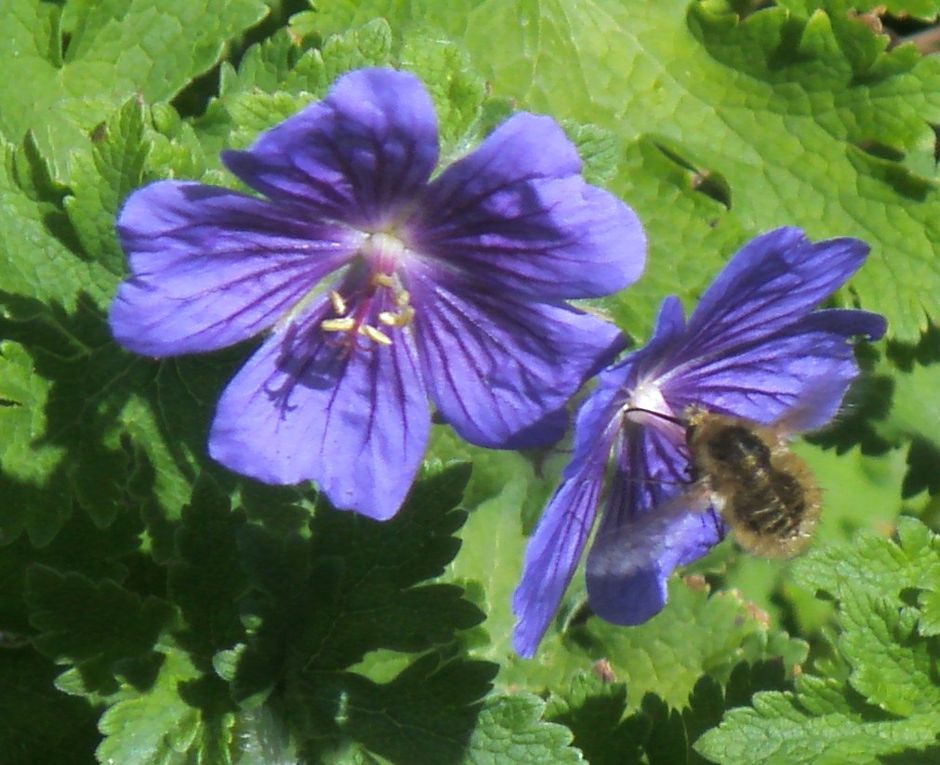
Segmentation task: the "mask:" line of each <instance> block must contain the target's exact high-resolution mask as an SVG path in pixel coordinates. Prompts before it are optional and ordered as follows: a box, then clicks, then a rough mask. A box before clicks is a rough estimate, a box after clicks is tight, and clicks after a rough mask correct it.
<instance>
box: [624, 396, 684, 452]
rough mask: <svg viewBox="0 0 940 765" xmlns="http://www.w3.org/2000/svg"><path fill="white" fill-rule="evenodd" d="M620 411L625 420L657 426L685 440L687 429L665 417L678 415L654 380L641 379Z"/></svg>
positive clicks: (677, 438) (681, 440)
mask: <svg viewBox="0 0 940 765" xmlns="http://www.w3.org/2000/svg"><path fill="white" fill-rule="evenodd" d="M631 410H632V411H631ZM620 413H621V417H622V418H623V420H626V421H630V422H635V423H637V424H639V425H643V426H644V427H652V428H656V429H657V430H660V431H662V432H664V433H666V434H667V435H669V436H670V437H672V438H674V439H676V440H678V441H679V442H683V443H684V442H685V429H684V428H683V427H682V426H681V425H677V424H676V423H675V422H670V421H669V420H668V419H665V418H667V417H668V418H675V417H676V416H677V415H676V413H675V412H674V411H673V409H672V407H671V406H670V405H669V403H668V402H667V401H666V398H665V396H663V392H662V390H660V388H659V386H658V385H656V384H655V383H654V382H651V381H648V380H647V381H641V382H640V383H639V384H638V385H637V386H636V388H634V390H633V393H632V394H631V395H630V397H629V398H628V399H627V401H626V402H625V403H624V405H623V406H622V407H621V409H620ZM657 415H663V417H660V416H657Z"/></svg>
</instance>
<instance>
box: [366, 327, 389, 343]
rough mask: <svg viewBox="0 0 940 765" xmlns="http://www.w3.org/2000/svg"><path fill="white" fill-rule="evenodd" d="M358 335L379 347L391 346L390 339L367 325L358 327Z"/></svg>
mask: <svg viewBox="0 0 940 765" xmlns="http://www.w3.org/2000/svg"><path fill="white" fill-rule="evenodd" d="M359 334H360V335H365V336H366V337H368V338H369V339H370V340H371V341H372V342H373V343H378V344H379V345H391V344H392V338H390V337H389V336H388V335H386V334H385V333H384V332H382V331H381V330H378V329H376V328H375V327H372V326H370V325H368V324H362V325H360V327H359Z"/></svg>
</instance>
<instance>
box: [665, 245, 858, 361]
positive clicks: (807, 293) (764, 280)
mask: <svg viewBox="0 0 940 765" xmlns="http://www.w3.org/2000/svg"><path fill="white" fill-rule="evenodd" d="M867 253H868V245H867V244H865V243H864V242H862V241H860V240H858V239H830V240H828V241H825V242H819V243H816V244H813V243H812V242H810V241H809V240H808V239H807V238H806V237H805V236H804V234H803V232H802V231H800V230H799V229H796V228H780V229H777V230H775V231H771V232H770V233H768V234H764V235H763V236H759V237H757V238H755V239H752V240H751V241H750V242H748V243H747V244H746V245H744V247H742V248H741V249H740V250H739V251H738V253H737V254H736V255H735V256H734V257H733V258H732V259H731V260H730V261H729V262H728V264H727V265H726V266H725V267H724V269H722V271H721V273H720V274H719V275H718V278H716V279H715V281H714V282H713V283H712V285H711V286H710V287H709V288H708V289H707V290H706V291H705V294H704V295H703V296H702V299H701V300H700V301H699V304H698V307H697V308H696V309H695V312H694V313H693V314H692V316H691V318H690V319H689V331H688V335H687V338H686V342H685V345H684V348H685V351H684V352H683V353H682V354H681V355H682V356H683V357H692V356H706V355H710V354H725V353H730V352H731V351H730V350H729V349H732V348H734V347H735V346H738V345H740V344H743V343H748V342H751V341H754V340H757V339H759V338H762V337H767V336H769V335H772V334H773V333H774V332H776V331H777V330H778V329H780V328H782V327H785V326H786V325H787V324H790V323H792V322H793V321H794V320H795V319H797V318H799V317H801V316H802V315H804V314H806V313H808V312H809V311H811V310H812V309H814V308H816V307H817V306H818V305H819V304H820V303H821V302H822V301H823V300H825V299H826V298H827V297H829V296H830V295H831V294H832V293H833V292H834V291H835V290H836V289H838V288H839V287H840V286H841V285H842V284H843V283H844V282H845V281H846V280H847V279H848V278H849V277H850V276H851V275H852V274H853V273H855V271H856V270H858V268H859V267H860V266H861V265H862V263H863V262H864V260H865V256H866V255H867Z"/></svg>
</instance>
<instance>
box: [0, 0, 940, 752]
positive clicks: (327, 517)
mask: <svg viewBox="0 0 940 765" xmlns="http://www.w3.org/2000/svg"><path fill="white" fill-rule="evenodd" d="M874 6H880V7H881V8H882V9H884V10H882V11H880V12H881V13H883V14H884V17H883V18H882V17H879V16H877V15H876V13H875V12H874V11H872V10H871V9H872V8H873V7H874ZM938 12H940V3H936V2H929V1H928V0H922V1H921V0H918V1H916V2H915V0H909V2H901V3H884V4H876V3H863V2H858V3H855V5H854V7H852V6H850V5H849V4H847V3H845V2H842V0H824V1H819V2H816V1H810V0H787V1H786V2H784V1H783V0H781V2H779V3H777V4H770V3H757V2H748V0H726V1H725V0H693V1H692V2H689V1H688V0H661V2H656V3H649V2H642V0H449V2H447V3H441V2H436V0H410V1H409V0H366V1H364V2H359V1H356V2H353V0H324V1H323V2H317V3H316V4H315V7H311V6H309V5H307V4H305V3H303V2H300V0H284V1H283V2H279V1H278V0H268V1H267V2H261V0H234V1H231V0H230V1H228V2H223V1H222V0H202V2H184V0H147V1H146V2H144V1H143V0H101V1H100V2H91V0H66V1H65V2H49V1H46V0H4V2H3V4H2V6H0V29H3V34H2V35H0V64H2V69H0V70H2V72H3V77H2V79H0V152H2V159H3V166H2V167H0V468H2V472H0V497H2V500H0V544H2V546H0V709H2V714H0V752H3V755H2V758H3V762H4V765H27V764H31V763H47V762H56V763H62V764H63V765H69V764H71V763H92V762H95V761H99V762H114V763H122V764H124V765H137V764H138V763H140V764H141V765H144V764H147V765H150V764H154V765H155V764H156V763H161V764H172V763H208V764H212V765H214V764H215V763H238V764H239V765H249V764H251V765H254V764H258V765H260V764H261V763H292V762H305V763H306V762H314V763H316V762H324V763H385V762H392V763H409V764H412V763H416V764H417V765H421V763H432V764H434V765H439V764H442V763H443V764H445V765H446V763H459V762H470V763H513V762H518V763H528V762H548V763H555V762H557V763H569V762H570V763H576V762H582V761H588V762H590V763H593V764H595V765H597V764H606V763H622V762H627V763H633V762H636V763H639V762H646V763H664V764H668V765H676V764H679V765H681V763H698V762H705V761H709V762H721V763H755V762H767V763H843V762H855V763H867V762H886V763H895V764H901V763H928V762H936V761H938V760H940V743H938V740H937V736H938V733H940V715H938V711H937V710H938V709H940V683H938V681H937V672H936V667H937V658H938V653H940V649H938V642H937V638H938V635H940V593H938V583H940V541H938V539H937V537H936V536H934V535H933V533H932V532H931V531H930V528H931V527H936V525H937V522H938V504H937V500H936V498H935V496H936V494H937V492H938V490H940V471H938V465H940V435H938V434H940V398H938V395H937V391H938V390H940V332H938V331H937V329H935V322H936V320H937V318H938V314H940V259H938V257H937V250H938V245H940V193H938V188H937V168H936V156H935V152H936V137H935V132H934V125H935V124H936V123H938V122H940V61H938V59H936V58H935V57H933V56H930V55H926V56H925V55H922V52H921V50H920V49H924V48H927V47H928V46H929V40H930V39H931V35H932V33H933V27H932V26H931V24H933V23H934V21H935V19H936V16H937V14H938ZM906 38H910V40H911V41H913V43H916V45H915V44H912V42H905V40H906ZM918 46H920V49H919V48H918ZM370 65H392V66H398V67H401V68H405V69H409V70H412V71H414V72H417V73H418V74H419V75H420V76H421V77H422V78H423V79H424V81H425V82H426V84H427V86H428V88H429V90H430V91H431V93H432V95H433V97H434V100H435V103H436V106H437V108H438V111H439V115H440V119H441V130H442V137H443V140H444V143H445V146H444V155H445V157H453V156H456V155H459V154H460V153H462V152H464V151H466V150H467V149H468V148H469V147H471V146H472V145H473V144H474V143H475V142H476V141H477V140H479V138H480V137H481V136H482V135H484V134H485V133H486V131H487V130H488V129H490V128H491V127H492V126H493V125H495V124H497V123H498V122H499V121H500V120H501V119H502V118H503V117H504V116H505V115H506V114H507V113H509V111H510V110H511V109H513V108H523V109H527V110H533V111H539V112H545V113H549V114H551V115H553V116H555V117H556V118H557V119H559V120H561V121H563V123H564V124H565V126H566V129H568V131H569V134H570V135H571V137H572V138H573V139H574V140H575V141H576V142H577V143H578V145H579V148H580V150H581V153H582V156H583V157H584V160H585V164H586V174H587V175H588V176H589V177H590V178H591V180H592V181H593V182H595V183H599V184H601V185H604V186H606V187H607V188H608V189H610V190H611V191H613V192H615V193H617V194H618V195H620V196H622V197H623V198H624V199H626V200H627V201H628V202H629V203H630V204H631V205H632V206H633V207H634V208H635V209H636V210H637V212H638V213H639V215H640V217H641V219H642V220H643V222H644V225H645V226H646V228H647V231H648V234H649V238H650V242H651V252H650V261H649V269H648V273H647V274H646V275H645V276H644V278H643V279H642V280H641V282H640V283H639V284H638V285H636V286H635V287H633V288H631V289H629V290H628V291H625V292H624V293H622V294H620V295H617V296H614V297H613V298H610V299H608V300H605V301H598V303H599V304H600V305H599V307H600V308H602V309H603V310H605V311H607V312H608V313H609V314H610V315H611V316H612V317H613V318H614V319H615V320H616V321H617V322H618V324H620V326H621V327H622V328H623V329H624V330H626V331H627V332H629V333H630V334H631V335H632V336H633V337H634V338H636V339H637V341H642V339H643V338H644V337H645V336H646V333H647V332H648V331H649V327H650V325H651V322H652V318H653V316H654V314H655V310H656V307H657V305H658V303H659V301H660V300H661V299H662V297H664V296H665V295H666V294H670V293H674V294H678V295H679V296H680V297H681V298H682V300H683V301H684V302H685V303H686V305H687V306H691V305H693V304H694V301H695V299H696V297H697V296H698V294H700V292H701V291H702V289H703V288H704V286H705V285H706V284H707V283H708V282H709V281H710V280H711V278H712V277H713V276H714V274H715V273H717V271H718V270H719V268H720V267H721V264H722V263H723V262H724V261H725V260H726V259H727V258H728V257H729V255H730V254H731V253H732V252H734V250H735V249H736V248H737V247H738V246H739V245H740V244H742V243H743V242H744V241H746V240H747V239H748V238H750V237H751V236H753V235H755V234H757V233H760V232H762V231H765V230H767V229H769V228H772V227H774V226H777V225H781V224H793V225H798V226H801V227H803V228H805V229H806V230H807V231H808V232H809V233H810V235H811V236H813V237H815V238H824V237H830V236H841V235H851V236H858V237H861V238H863V239H865V240H866V241H868V242H869V243H870V244H871V246H872V254H871V257H870V260H869V262H868V263H867V264H866V266H865V267H864V269H863V270H862V271H861V272H860V273H859V275H858V276H857V277H856V278H855V279H853V281H852V282H851V283H850V285H849V286H848V287H847V288H846V289H845V290H844V292H843V293H842V294H841V295H839V296H838V297H837V301H838V302H839V303H840V304H843V305H854V306H861V307H864V308H867V309H871V310H876V311H880V312H882V313H884V314H885V315H886V316H887V317H888V320H889V327H890V338H889V339H888V341H887V342H886V343H883V344H880V345H879V346H877V347H873V348H862V349H860V357H861V362H862V364H863V366H864V367H865V369H866V375H865V377H864V378H863V379H862V381H861V382H860V384H859V385H858V386H857V387H856V389H855V390H853V392H852V394H851V401H850V404H849V406H848V407H847V408H846V412H845V414H844V415H843V417H842V418H841V420H840V422H839V423H838V424H837V425H836V426H834V427H833V428H831V429H829V430H828V431H827V432H824V433H822V434H818V435H815V436H813V437H811V438H810V439H809V440H808V441H807V442H806V443H802V444H800V445H799V447H798V448H799V451H800V453H801V454H802V455H803V456H804V457H805V458H806V459H807V460H808V461H809V463H810V464H811V465H812V467H813V468H814V470H815V471H816V473H817V475H818V476H819V478H820V481H821V483H822V485H823V487H824V489H825V496H826V501H825V517H824V521H823V523H822V528H821V530H820V532H819V535H818V540H817V543H816V545H815V549H814V550H813V551H812V552H811V553H810V554H808V555H807V556H806V557H805V558H803V559H801V560H800V561H798V562H796V563H794V564H780V563H770V562H766V561H758V560H754V559H749V558H747V557H745V556H742V555H741V554H739V553H738V552H737V551H735V550H734V548H733V547H732V546H731V545H730V544H729V543H725V544H723V545H721V546H719V547H718V548H717V549H716V550H715V551H714V552H713V553H712V554H711V555H710V556H709V557H708V558H707V559H705V560H703V561H701V562H700V563H698V564H696V566H695V567H694V568H693V569H692V570H689V571H686V572H685V575H684V576H682V577H676V578H675V580H674V581H673V583H672V591H671V598H670V603H669V606H668V607H667V608H666V610H665V611H664V612H663V613H662V614H660V615H659V616H657V617H655V618H654V619H653V620H651V621H650V622H648V623H647V624H645V625H643V626H641V627H637V628H633V629H623V628H614V627H612V626H610V625H607V624H605V623H603V622H600V621H598V620H597V619H594V618H592V617H589V616H586V615H585V612H584V611H583V609H582V607H581V606H582V600H583V592H582V589H581V588H582V585H581V584H579V583H578V580H577V579H576V582H575V584H574V585H573V587H572V592H571V593H570V594H569V596H568V597H567V599H566V602H565V604H564V606H563V609H562V613H561V614H560V615H559V617H558V619H557V620H556V623H555V624H554V625H553V627H552V628H551V630H550V632H549V635H548V636H547V638H546V640H545V642H544V643H543V646H542V648H541V650H540V652H539V654H538V657H537V658H536V659H535V660H532V661H522V660H520V659H518V658H517V657H515V656H514V655H513V654H512V652H511V648H510V643H509V634H510V630H511V626H512V619H511V614H510V612H509V596H510V593H511V591H512V588H513V586H514V584H515V580H516V578H517V576H518V573H519V568H520V564H521V556H522V551H523V549H524V544H525V533H526V532H527V531H528V530H530V529H531V527H532V524H533V523H534V521H535V519H536V518H537V514H538V512H539V510H540V508H541V505H542V502H543V501H544V499H545V497H546V496H547V494H548V492H549V491H550V490H551V487H552V485H553V481H554V479H555V478H556V477H557V474H558V470H559V469H560V465H561V464H563V462H564V460H565V456H566V455H565V454H564V452H563V450H560V451H558V452H554V453H550V454H538V455H533V454H513V453H495V452H485V451H483V450H478V449H474V448H472V447H468V446H467V445H465V444H463V443H461V442H459V441H458V440H457V439H456V438H455V437H454V436H453V435H452V434H451V433H450V432H449V431H448V430H446V429H445V428H442V427H438V428H437V431H436V432H435V434H434V437H433V444H432V448H431V451H430V453H429V459H428V463H427V465H426V468H425V470H424V473H423V475H422V478H421V481H420V482H419V484H418V486H417V487H416V489H415V490H414V492H413V494H412V496H411V498H410V500H409V502H408V504H407V506H406V508H405V509H404V510H403V511H402V513H401V514H400V515H399V516H398V517H397V518H396V519H394V520H393V521H390V522H388V523H385V524H377V523H373V522H370V521H367V520H365V519H363V518H359V517H355V516H352V515H350V514H345V513H338V512H336V511H334V510H332V509H331V508H329V507H328V506H327V505H326V503H325V502H323V501H322V500H320V499H319V498H318V497H317V496H316V493H315V492H314V491H313V489H312V488H310V487H300V488H298V489H290V490H289V489H275V488H271V487H264V486H260V485H258V484H255V483H252V482H250V481H247V480H241V479H239V478H238V477H237V476H234V475H232V474H228V473H226V472H225V471H223V470H222V469H220V468H219V467H218V466H216V465H215V464H213V463H212V462H211V461H209V460H208V459H207V458H206V456H205V449H204V443H205V438H206V430H207V427H208V423H209V421H210V418H211V414H212V409H213V406H214V401H215V400H216V397H217V395H218V392H219V391H220V390H221V388H222V386H223V384H224V382H225V381H226V380H227V379H228V378H229V377H230V376H231V375H232V373H233V372H234V370H235V369H237V368H238V366H239V364H240V362H241V360H242V359H243V358H244V357H245V356H246V355H247V353H248V352H249V351H250V349H249V348H245V347H241V348H236V349H232V350H230V351H226V352H222V353H218V354H214V355H212V356H209V357H200V358H180V359H171V360H164V361H154V360H151V359H145V358H138V357H133V356H131V355H129V354H127V353H125V352H123V351H122V350H120V349H119V348H118V347H117V346H116V345H115V344H114V342H113V341H112V340H111V338H110V335H109V333H108V329H107V325H106V322H105V316H106V311H107V306H108V303H109V301H110V298H111V296H112V294H113V292H114V289H115V287H116V285H117V283H118V281H119V280H120V279H121V277H122V274H123V273H124V258H123V254H122V252H121V250H120V248H119V246H118V243H117V240H116V238H115V234H114V230H113V221H114V216H115V213H116V212H117V210H118V208H119V206H120V204H121V202H122V200H123V198H124V197H125V196H126V195H127V193H128V192H129V191H131V190H132V189H134V188H136V187H137V186H139V185H141V184H143V183H146V182H148V181H151V180H154V179H158V178H172V177H175V178H193V179H201V180H203V181H205V182H209V183H216V184H222V185H234V184H235V181H234V179H233V178H232V177H231V176H228V175H227V174H225V173H224V172H223V171H222V169H221V166H220V164H219V160H218V152H219V150H220V149H222V148H225V147H242V146H245V145H247V144H249V143H250V142H251V140H252V139H253V137H254V136H255V135H256V134H257V133H258V131H260V130H263V129H264V128H266V127H268V126H270V125H272V124H274V123H276V122H278V121H279V120H281V119H282V118H283V117H285V116H287V115H289V114H292V113H293V112H294V111H296V110H297V109H298V108H299V107H301V106H302V105H304V104H306V103H308V102H310V101H312V100H314V99H316V98H319V97H321V96H322V95H323V94H324V92H325V91H326V89H327V87H328V86H329V84H330V83H331V82H332V81H333V79H334V78H335V77H336V76H337V75H338V74H340V73H342V72H345V71H348V70H350V69H353V68H357V67H361V66H370ZM916 517H919V518H920V520H917V519H916ZM899 518H900V519H899ZM895 528H897V531H898V534H897V538H896V540H894V541H892V540H891V539H890V537H891V535H892V532H893V531H894V529H895Z"/></svg>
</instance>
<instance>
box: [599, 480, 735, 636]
mask: <svg viewBox="0 0 940 765" xmlns="http://www.w3.org/2000/svg"><path fill="white" fill-rule="evenodd" d="M709 499H710V498H709V494H708V492H707V491H705V489H704V487H703V486H701V485H698V486H693V487H692V488H691V489H689V490H687V491H684V492H682V493H680V494H679V495H678V496H676V497H674V498H673V499H670V500H667V501H666V502H665V503H663V504H661V505H659V506H657V507H655V508H653V509H652V510H650V511H648V512H646V513H644V514H643V515H642V516H641V517H639V518H637V519H636V520H634V521H632V522H629V523H622V524H620V525H618V526H616V527H614V528H610V529H608V530H606V531H605V530H604V528H603V527H602V529H601V531H599V532H598V535H597V537H596V538H595V540H594V544H593V545H592V547H591V551H590V552H589V553H588V559H587V567H586V578H587V588H588V598H589V601H590V603H591V608H592V609H593V610H594V613H596V614H597V615H598V616H600V617H601V618H602V619H604V620H606V621H609V622H612V623H614V624H624V625H634V624H640V623H642V622H644V621H646V620H647V619H649V618H650V617H651V616H653V615H654V614H656V613H657V612H658V611H659V610H660V609H661V608H662V607H663V604H664V603H665V602H666V580H667V578H668V577H669V574H670V573H671V572H672V570H673V569H674V568H675V567H676V566H680V565H683V564H684V563H688V562H690V561H692V560H695V559H696V558H699V557H701V555H703V554H704V553H705V552H706V551H707V550H708V549H709V548H710V547H711V546H712V545H714V544H715V543H716V542H718V541H719V540H720V539H721V537H722V536H723V530H722V527H721V523H720V521H719V520H718V518H717V515H716V514H715V513H714V512H703V511H705V510H707V509H708V508H709V505H710V501H709Z"/></svg>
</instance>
